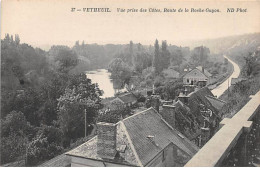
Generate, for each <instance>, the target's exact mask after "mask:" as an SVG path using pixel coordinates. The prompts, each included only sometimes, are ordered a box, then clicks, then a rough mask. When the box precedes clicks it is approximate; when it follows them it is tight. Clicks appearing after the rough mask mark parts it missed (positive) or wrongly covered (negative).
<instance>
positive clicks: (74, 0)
mask: <svg viewBox="0 0 260 170" xmlns="http://www.w3.org/2000/svg"><path fill="white" fill-rule="evenodd" d="M73 7H74V8H78V9H82V8H109V9H110V10H111V12H110V13H87V12H71V8H73ZM117 8H125V9H126V10H127V9H132V8H135V9H138V10H139V9H140V8H145V9H149V8H157V9H162V10H163V9H164V8H175V9H177V10H178V9H180V8H182V9H184V8H187V9H191V8H195V9H199V8H201V9H206V8H209V9H219V10H220V11H221V12H220V13H210V12H203V13H199V12H196V13H194V12H193V13H191V12H186V13H185V12H182V13H177V12H175V13H164V12H161V13H157V12H153V13H152V12H146V13H141V12H134V13H126V12H124V13H119V12H117ZM227 8H235V10H236V8H243V9H247V12H243V13H242V12H234V13H227V12H226V11H227ZM259 9H260V1H229V2H227V1H205V0H204V1H176V0H175V1H174V0H149V1H148V0H131V1H127V0H124V1H123V0H2V4H1V38H4V36H5V34H6V33H9V34H13V35H14V34H19V36H20V39H21V42H25V43H28V44H31V45H34V46H43V45H47V44H49V45H53V44H56V45H57V44H60V45H69V46H71V45H73V44H74V43H75V41H77V40H79V41H83V40H84V41H85V43H87V44H90V43H98V44H109V43H112V44H126V43H129V41H130V40H132V41H133V42H134V43H139V42H140V43H142V44H145V45H149V44H154V41H155V39H156V38H157V39H158V40H160V41H161V40H167V42H168V43H169V44H178V43H180V42H183V41H188V40H202V39H214V38H218V37H225V36H230V35H241V34H245V33H255V32H260V10H259Z"/></svg>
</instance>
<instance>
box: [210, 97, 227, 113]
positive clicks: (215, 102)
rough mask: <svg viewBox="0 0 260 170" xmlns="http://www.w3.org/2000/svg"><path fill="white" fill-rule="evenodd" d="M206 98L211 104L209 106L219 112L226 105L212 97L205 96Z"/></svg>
mask: <svg viewBox="0 0 260 170" xmlns="http://www.w3.org/2000/svg"><path fill="white" fill-rule="evenodd" d="M206 98H207V99H208V100H209V102H210V103H211V105H212V106H213V107H215V108H216V109H218V110H221V109H222V107H223V106H224V105H225V104H226V102H224V101H223V100H220V99H218V98H216V97H212V96H206Z"/></svg>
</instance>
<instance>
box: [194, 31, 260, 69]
mask: <svg viewBox="0 0 260 170" xmlns="http://www.w3.org/2000/svg"><path fill="white" fill-rule="evenodd" d="M200 45H203V46H206V47H208V48H209V49H210V52H211V53H215V54H227V55H230V56H231V58H233V59H234V60H236V62H238V64H239V65H243V63H244V56H246V55H248V54H249V53H253V52H254V51H256V49H257V48H259V47H260V33H252V34H244V35H238V36H228V37H223V38H218V39H209V40H201V41H194V42H192V43H190V47H191V49H192V48H194V47H196V46H200Z"/></svg>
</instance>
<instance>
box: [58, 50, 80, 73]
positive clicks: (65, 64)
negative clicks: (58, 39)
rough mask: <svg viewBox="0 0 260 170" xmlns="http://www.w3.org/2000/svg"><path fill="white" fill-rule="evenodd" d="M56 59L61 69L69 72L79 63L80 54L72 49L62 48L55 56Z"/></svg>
mask: <svg viewBox="0 0 260 170" xmlns="http://www.w3.org/2000/svg"><path fill="white" fill-rule="evenodd" d="M55 61H58V62H59V70H60V71H61V72H64V73H67V72H68V71H69V70H71V69H72V68H74V67H75V66H76V65H77V64H78V56H77V54H76V53H75V52H74V51H72V50H67V49H62V50H60V51H59V52H58V54H57V56H56V57H55Z"/></svg>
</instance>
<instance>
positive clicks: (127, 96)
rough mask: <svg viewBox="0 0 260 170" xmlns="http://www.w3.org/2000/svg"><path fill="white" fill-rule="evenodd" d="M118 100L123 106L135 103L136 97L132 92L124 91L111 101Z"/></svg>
mask: <svg viewBox="0 0 260 170" xmlns="http://www.w3.org/2000/svg"><path fill="white" fill-rule="evenodd" d="M115 101H118V102H121V103H122V104H124V105H125V106H129V107H130V106H132V105H134V104H136V103H137V98H136V96H135V95H134V94H133V93H124V94H120V95H119V96H117V97H116V98H115V99H114V100H112V101H111V103H113V102H115Z"/></svg>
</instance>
